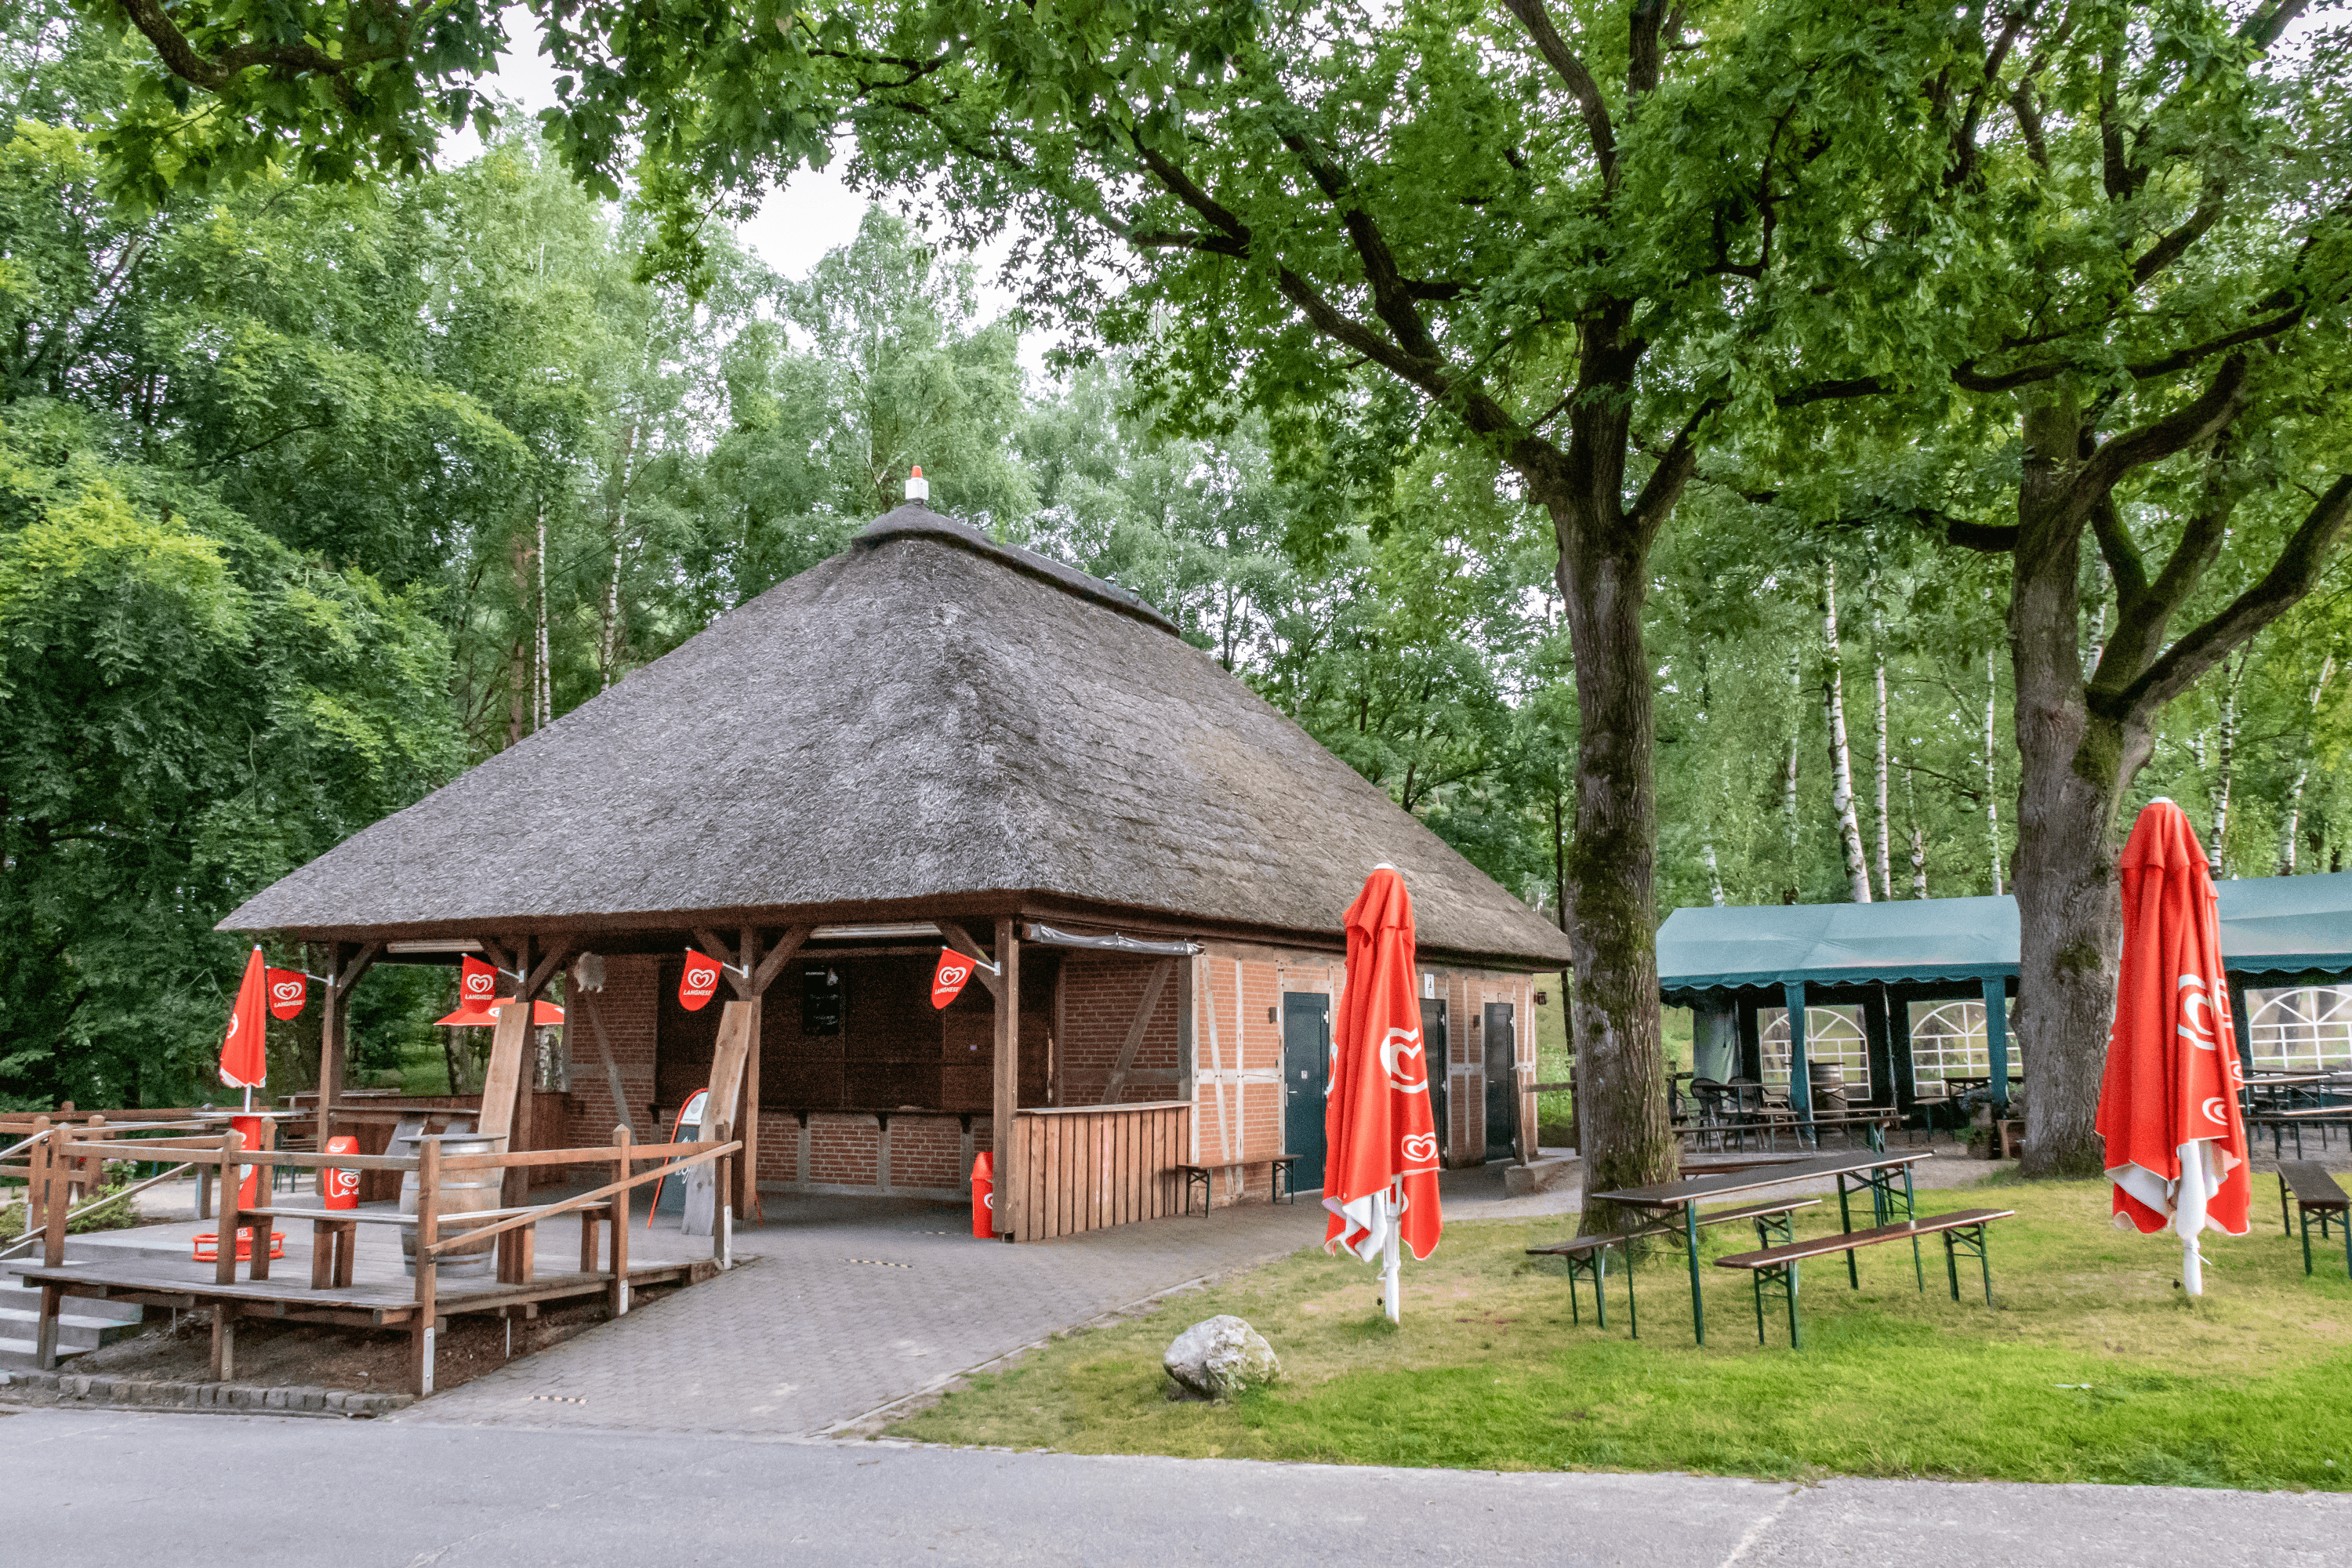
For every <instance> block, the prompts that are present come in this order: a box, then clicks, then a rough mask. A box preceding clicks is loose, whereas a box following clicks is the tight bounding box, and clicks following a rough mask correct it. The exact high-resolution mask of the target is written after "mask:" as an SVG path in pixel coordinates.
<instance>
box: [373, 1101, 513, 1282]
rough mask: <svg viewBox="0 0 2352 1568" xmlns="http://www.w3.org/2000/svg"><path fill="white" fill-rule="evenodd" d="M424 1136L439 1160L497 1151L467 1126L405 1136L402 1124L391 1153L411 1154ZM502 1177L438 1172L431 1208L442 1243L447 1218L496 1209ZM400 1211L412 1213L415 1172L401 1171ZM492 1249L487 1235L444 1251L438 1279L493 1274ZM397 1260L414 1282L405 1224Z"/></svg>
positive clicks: (493, 1142) (410, 1232)
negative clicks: (436, 1150)
mask: <svg viewBox="0 0 2352 1568" xmlns="http://www.w3.org/2000/svg"><path fill="white" fill-rule="evenodd" d="M402 1137H405V1138H406V1139H407V1141H408V1142H407V1146H406V1147H405V1148H404V1147H402V1146H401V1142H400V1140H401V1138H402ZM427 1137H431V1138H433V1139H434V1140H435V1142H438V1143H439V1144H440V1145H441V1153H442V1156H443V1158H445V1159H446V1158H448V1157H451V1156H453V1155H457V1154H495V1153H497V1152H499V1140H498V1139H496V1138H486V1137H483V1136H482V1135H481V1134H479V1133H478V1132H476V1131H473V1130H472V1129H471V1128H470V1127H467V1126H464V1125H462V1124H454V1123H453V1124H452V1127H451V1130H450V1131H447V1132H440V1133H429V1134H428V1133H425V1132H421V1131H419V1132H411V1131H408V1130H407V1128H406V1127H405V1126H404V1127H403V1128H402V1130H401V1132H400V1134H398V1135H395V1137H394V1145H393V1151H392V1152H394V1153H396V1154H415V1152H417V1150H418V1148H420V1147H421V1146H422V1145H423V1143H424V1141H425V1138H427ZM504 1175H505V1173H504V1172H501V1171H444V1172H442V1173H441V1180H440V1184H439V1185H438V1187H437V1188H436V1191H437V1193H438V1194H439V1196H438V1199H437V1201H436V1204H435V1205H434V1206H435V1210H436V1215H437V1216H438V1217H439V1219H440V1220H441V1222H442V1226H443V1228H442V1232H441V1234H442V1237H444V1239H446V1238H447V1237H448V1236H449V1235H450V1234H451V1233H450V1231H449V1229H448V1228H447V1225H448V1221H449V1219H450V1218H451V1217H452V1216H453V1215H463V1214H477V1213H479V1212H480V1211H482V1210H484V1209H494V1208H497V1207H498V1206H499V1188H500V1186H501V1184H502V1179H503V1177H504ZM400 1212H401V1213H402V1214H404V1215H413V1214H415V1212H416V1173H415V1172H414V1171H409V1172H405V1173H403V1174H402V1176H401V1179H400ZM497 1248H498V1238H497V1237H488V1238H487V1239H485V1240H482V1241H479V1242H475V1243H469V1244H468V1245H467V1246H465V1247H457V1248H454V1249H452V1250H450V1251H446V1252H444V1253H442V1254H441V1255H440V1258H439V1262H440V1269H441V1274H440V1277H441V1278H442V1279H492V1278H494V1277H495V1276H496V1275H497V1272H498V1259H497V1255H496V1254H497ZM400 1262H401V1267H402V1268H404V1269H405V1270H406V1271H407V1273H408V1274H409V1276H410V1277H411V1278H414V1277H415V1273H416V1232H415V1229H414V1228H412V1227H410V1226H402V1227H401V1232H400Z"/></svg>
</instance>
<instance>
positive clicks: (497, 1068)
mask: <svg viewBox="0 0 2352 1568" xmlns="http://www.w3.org/2000/svg"><path fill="white" fill-rule="evenodd" d="M530 1015H531V1007H530V1003H528V1002H525V1003H523V1004H522V1005H519V1006H513V1007H501V1008H499V1021H498V1023H497V1025H496V1026H494V1027H493V1028H492V1030H491V1032H490V1065H489V1069H488V1072H486V1073H485V1074H484V1075H483V1079H482V1108H481V1110H480V1111H479V1112H478V1115H477V1117H476V1119H475V1122H474V1130H475V1131H478V1132H479V1133H481V1134H482V1136H484V1137H485V1138H499V1139H505V1138H509V1137H510V1136H511V1135H512V1133H513V1131H514V1122H515V1102H516V1100H518V1098H519V1097H520V1091H521V1088H522V1075H523V1053H524V1047H527V1046H529V1045H530ZM512 1146H513V1145H512V1144H511V1143H509V1145H508V1147H509V1148H511V1147H512Z"/></svg>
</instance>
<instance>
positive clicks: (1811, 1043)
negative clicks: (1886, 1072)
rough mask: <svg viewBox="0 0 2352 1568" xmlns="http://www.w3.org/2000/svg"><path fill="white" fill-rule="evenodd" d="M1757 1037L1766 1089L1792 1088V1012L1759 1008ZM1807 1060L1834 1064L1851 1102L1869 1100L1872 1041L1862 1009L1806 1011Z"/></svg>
mask: <svg viewBox="0 0 2352 1568" xmlns="http://www.w3.org/2000/svg"><path fill="white" fill-rule="evenodd" d="M1756 1024H1757V1035H1758V1038H1759V1043H1760V1044H1761V1045H1762V1047H1763V1054H1764V1082H1765V1084H1766V1086H1767V1087H1769V1088H1774V1089H1786V1088H1788V1087H1789V1010H1788V1009H1787V1008H1786V1007H1759V1008H1758V1009H1757V1010H1756ZM1805 1059H1806V1060H1807V1061H1809V1062H1835V1063H1837V1064H1838V1067H1839V1069H1840V1070H1841V1071H1842V1072H1843V1074H1844V1076H1845V1091H1846V1096H1847V1098H1848V1099H1850V1100H1866V1099H1868V1098H1869V1097H1870V1037H1869V1036H1867V1035H1865V1034H1864V1033H1863V1028H1862V1009H1861V1008H1859V1007H1808V1008H1806V1009H1805Z"/></svg>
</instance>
